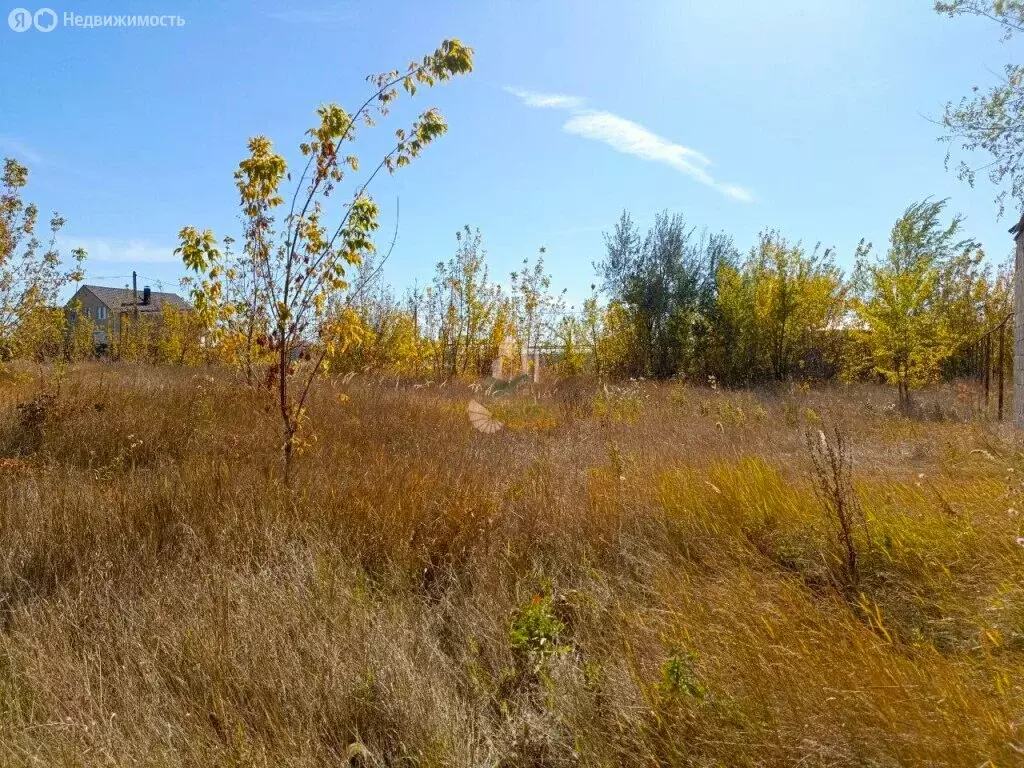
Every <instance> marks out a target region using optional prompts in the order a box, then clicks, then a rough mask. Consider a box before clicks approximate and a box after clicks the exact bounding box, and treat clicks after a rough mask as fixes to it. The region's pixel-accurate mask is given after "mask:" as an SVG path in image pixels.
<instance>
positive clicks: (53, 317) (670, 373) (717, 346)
mask: <svg viewBox="0 0 1024 768" xmlns="http://www.w3.org/2000/svg"><path fill="white" fill-rule="evenodd" d="M27 178H28V172H27V169H25V168H24V166H21V165H20V164H19V163H17V162H16V161H14V160H11V159H8V160H7V161H6V162H5V165H4V176H3V191H2V196H0V234H2V240H0V248H2V250H0V257H2V258H0V345H2V346H0V352H2V354H3V357H5V358H10V357H14V356H22V357H31V358H35V359H46V358H48V357H50V358H52V357H61V356H63V357H75V356H82V355H85V354H87V353H88V352H89V351H91V339H92V333H91V330H92V329H91V328H90V327H89V323H88V321H87V320H85V319H79V322H78V323H75V324H70V323H69V322H68V318H67V315H66V313H65V312H64V311H63V310H62V309H59V306H60V303H59V294H60V292H61V291H62V290H64V289H65V288H66V287H67V286H69V285H70V284H71V283H72V282H73V281H76V280H80V279H81V277H82V274H81V273H82V265H83V260H84V258H85V254H84V252H82V251H74V252H73V254H72V258H71V259H70V260H67V259H65V260H62V259H61V258H60V256H59V254H58V252H57V250H56V248H55V241H56V235H57V233H58V232H59V230H60V227H61V226H62V225H63V219H62V218H61V217H59V216H57V215H54V217H53V218H52V219H51V221H50V222H49V231H48V241H47V242H45V243H44V242H43V241H42V240H41V239H40V237H39V235H38V234H37V231H36V229H37V219H38V211H37V210H36V208H35V207H34V206H33V205H32V204H30V203H25V202H24V201H23V200H22V197H21V192H22V189H23V187H24V186H25V184H26V182H27ZM945 214H946V211H945V203H944V202H943V201H931V200H926V201H923V202H920V203H917V204H915V205H912V206H911V207H910V208H908V209H907V210H906V212H905V213H904V214H903V215H902V216H901V217H900V218H899V219H898V220H897V222H896V223H895V224H894V226H893V228H892V232H891V235H890V241H889V244H888V247H887V248H886V249H885V250H884V251H876V250H875V249H873V248H871V246H870V245H866V244H864V243H862V244H861V245H860V246H859V247H858V248H857V249H856V252H855V254H854V268H853V270H852V272H851V273H850V274H849V275H844V273H843V271H842V270H841V269H840V268H839V267H838V266H837V265H836V262H835V254H834V251H832V250H831V249H825V250H822V249H821V248H819V247H815V248H812V249H808V248H805V247H804V246H803V245H801V244H800V243H798V242H791V241H789V240H787V239H786V238H785V237H784V236H782V235H781V234H780V233H778V232H775V231H767V232H764V233H762V234H761V235H760V236H759V238H758V241H757V243H756V244H755V245H754V246H753V247H751V248H750V249H749V250H748V251H747V252H745V253H743V252H741V251H740V250H739V249H738V248H737V247H736V245H735V243H734V241H733V239H732V238H731V237H729V236H728V235H725V234H708V233H707V232H706V231H701V230H698V229H697V228H696V227H693V226H690V225H688V224H687V223H686V222H685V221H684V219H683V217H682V216H681V215H678V214H676V215H669V214H668V213H663V214H660V215H658V216H657V217H656V218H655V220H654V223H653V225H652V226H651V227H650V228H649V229H648V230H647V231H646V232H641V230H640V229H639V228H638V227H637V226H636V224H635V223H634V222H633V220H632V219H631V217H630V216H629V214H627V213H625V212H624V213H623V214H622V216H621V218H620V219H619V220H618V221H617V222H616V223H615V225H614V228H613V229H612V231H611V232H610V233H608V234H607V235H606V237H605V254H604V256H603V258H601V259H600V260H598V261H597V262H596V263H595V268H596V271H597V275H598V278H599V290H596V291H595V292H594V294H593V296H592V297H591V298H590V299H588V300H587V301H585V302H584V303H583V306H582V307H581V308H580V310H578V311H577V310H576V309H574V308H572V307H569V306H568V305H567V303H566V301H565V298H564V292H563V293H559V292H557V291H555V290H553V289H552V284H551V277H550V275H549V274H548V273H547V270H546V267H545V263H544V257H545V253H544V249H543V248H542V249H540V252H539V253H538V255H537V256H536V257H535V258H533V259H525V260H524V261H523V264H522V267H521V268H520V269H518V270H516V271H515V272H513V273H511V274H510V275H508V276H506V277H505V279H503V280H498V279H495V277H494V276H492V273H491V271H490V269H489V266H488V264H487V255H486V251H485V250H484V247H483V242H482V235H481V233H480V232H479V231H473V230H471V229H470V228H469V227H465V228H464V229H463V230H462V231H460V232H458V233H457V234H456V245H455V252H454V254H453V255H452V256H451V257H450V258H449V259H447V260H445V261H442V262H439V263H438V264H437V266H436V269H435V274H434V277H433V280H432V281H431V283H430V284H429V285H427V286H424V287H414V288H411V289H408V290H407V291H406V292H405V293H404V295H402V296H401V297H399V296H398V295H397V294H396V293H395V291H394V290H393V289H392V288H391V287H389V286H388V285H386V283H384V281H383V280H382V277H381V276H382V270H383V267H384V263H383V262H384V261H385V258H386V257H383V256H381V255H379V254H378V253H377V252H376V250H374V249H367V250H366V251H365V253H364V254H363V255H362V258H361V259H360V261H359V262H358V263H357V264H353V265H352V266H353V270H354V271H353V274H352V275H350V276H349V279H348V280H347V281H346V284H345V285H344V286H342V287H340V290H339V291H338V293H337V295H336V296H335V297H334V299H333V300H332V302H331V304H330V306H329V307H327V306H326V305H325V310H324V312H325V318H327V319H328V320H329V323H330V325H331V327H332V328H333V333H334V334H335V336H336V337H337V338H344V340H345V341H344V343H341V344H336V345H332V347H331V348H330V350H329V351H328V353H327V354H325V356H324V360H323V364H324V366H325V367H328V368H330V369H332V370H334V371H335V372H347V371H358V370H366V369H374V370H381V371H390V372H394V373H397V374H403V375H408V376H427V377H431V378H435V379H444V378H451V377H456V376H475V375H480V374H485V373H487V372H488V371H489V370H490V364H491V361H492V360H493V359H494V358H495V357H496V356H497V355H498V350H499V347H500V346H501V344H502V342H503V341H504V340H505V339H508V338H513V339H515V340H516V346H517V347H518V346H525V347H527V348H529V349H533V348H535V347H540V348H541V349H543V350H544V352H545V354H544V359H545V362H546V363H547V364H548V365H550V366H551V367H552V368H553V369H554V372H555V373H558V374H563V375H565V374H579V373H585V372H591V373H596V374H599V375H605V376H609V377H613V378H614V377H620V378H621V377H645V378H669V377H685V378H689V379H691V380H705V379H707V378H708V377H714V379H715V380H717V381H719V382H722V383H724V384H728V385H733V386H743V385H751V384H760V383H765V382H771V381H786V380H792V379H811V378H818V379H829V378H834V377H840V376H841V377H846V378H861V379H887V380H889V381H891V382H892V383H894V384H896V385H897V386H898V388H899V391H900V394H901V396H902V397H903V398H906V397H907V396H908V395H909V391H910V390H911V389H913V388H914V387H916V386H919V385H921V384H925V383H928V382H931V381H935V380H938V379H940V378H943V377H946V378H949V377H953V376H956V375H962V374H964V373H967V372H969V371H970V370H971V367H972V365H973V361H972V360H971V359H969V358H968V355H969V354H970V351H969V350H970V347H969V342H971V341H973V340H975V339H977V338H978V337H979V336H980V335H981V334H982V333H984V331H985V330H986V329H988V328H991V327H993V326H994V325H996V324H997V323H998V322H999V321H1000V320H1002V319H1003V318H1004V317H1005V316H1006V314H1007V313H1008V312H1009V311H1010V309H1011V308H1012V286H1011V278H1012V275H1011V273H1010V265H1009V264H1004V265H1002V266H1001V267H998V268H996V267H994V266H993V265H992V264H991V263H990V262H989V261H987V260H985V259H984V257H983V254H982V252H981V250H980V248H979V247H978V245H977V243H975V242H974V241H973V240H971V239H970V238H968V237H966V236H965V235H964V234H963V231H962V230H963V221H962V220H961V219H960V217H948V218H947V217H945ZM232 245H233V243H232V241H231V239H230V238H228V239H227V240H226V241H225V243H224V248H223V255H222V256H221V258H222V259H223V260H224V261H225V263H226V264H227V266H222V269H223V273H222V275H218V279H219V280H220V282H219V283H218V286H217V289H218V291H220V292H221V295H220V299H218V300H224V301H222V305H221V306H220V310H219V314H212V315H211V314H209V313H207V314H205V315H204V313H203V312H201V311H200V312H198V313H189V314H182V313H180V312H177V311H176V310H173V309H171V311H169V312H165V313H162V315H161V317H160V318H159V319H146V318H144V319H142V320H140V321H139V322H134V321H133V320H132V318H131V317H130V316H126V317H125V318H123V323H122V324H123V330H122V333H121V334H120V335H119V336H118V337H117V338H115V339H112V345H111V349H110V350H109V352H110V354H111V355H112V356H113V357H115V358H118V359H123V360H135V361H146V362H153V363H164V364H182V365H196V364H203V363H211V362H219V363H228V364H239V363H240V364H241V365H242V366H243V367H246V368H247V369H248V370H249V372H250V374H252V373H253V371H254V370H255V368H256V367H258V364H257V358H259V356H260V355H261V354H262V355H263V356H266V355H267V354H269V353H270V349H269V346H270V345H269V344H268V342H267V339H268V334H269V332H270V330H271V328H270V323H269V322H268V321H267V318H265V317H263V318H261V317H260V314H261V313H260V312H255V313H254V312H247V311H244V310H245V306H244V305H246V304H247V303H250V302H251V301H253V300H256V301H260V300H261V299H259V297H258V294H257V293H256V292H255V291H256V290H257V286H256V283H257V282H258V275H254V274H253V272H252V270H253V268H254V267H253V265H252V264H251V263H250V264H249V267H248V269H246V268H245V266H244V264H245V258H246V257H245V255H244V254H235V253H233V251H232ZM211 247H212V246H211ZM67 262H70V266H69V265H68V263H67ZM221 277H223V278H225V279H221ZM207 288H208V289H209V288H210V286H209V285H208V286H207ZM195 293H196V297H197V298H198V299H199V303H200V304H202V303H203V302H204V301H208V299H205V294H204V293H203V292H202V291H200V290H197V291H195ZM225 304H226V305H231V304H236V305H238V306H235V307H234V309H233V310H232V311H231V312H228V313H226V312H225ZM229 316H230V317H232V318H235V319H234V320H229V319H228V318H229ZM237 318H246V319H245V321H244V324H243V325H242V326H238V323H237ZM232 323H234V326H233V330H234V333H230V332H227V333H225V332H224V331H230V330H232ZM216 326H220V328H219V329H218V328H217V327H216ZM218 330H219V331H221V332H218ZM204 339H207V340H208V342H209V343H201V341H202V340H204ZM299 342H302V340H299ZM305 342H308V343H300V344H298V345H297V347H296V348H297V349H299V348H302V349H306V350H309V349H313V348H314V347H315V346H316V342H317V339H316V338H315V337H313V336H310V337H309V338H308V339H306V340H305ZM295 356H296V355H295V354H291V355H290V357H295Z"/></svg>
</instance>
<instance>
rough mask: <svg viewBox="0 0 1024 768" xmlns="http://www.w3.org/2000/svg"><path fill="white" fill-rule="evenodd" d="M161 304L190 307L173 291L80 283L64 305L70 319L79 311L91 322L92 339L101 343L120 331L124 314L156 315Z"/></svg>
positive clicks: (104, 342)
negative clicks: (136, 289) (93, 329)
mask: <svg viewBox="0 0 1024 768" xmlns="http://www.w3.org/2000/svg"><path fill="white" fill-rule="evenodd" d="M165 305H170V306H174V307H176V308H178V309H184V310H187V309H190V307H189V305H188V302H187V301H185V300H184V299H183V298H181V296H179V295H178V294H176V293H166V292H163V291H153V290H150V288H149V286H146V287H145V288H143V289H142V291H133V290H132V289H131V288H107V287H105V286H102V285H83V286H82V287H81V288H79V289H78V290H77V291H76V292H75V295H74V296H72V297H71V299H70V300H69V301H68V303H67V304H66V305H65V309H66V310H67V312H68V315H69V317H70V318H71V322H72V323H73V322H75V320H76V318H77V317H78V313H80V314H81V315H82V316H83V317H86V318H88V319H89V320H91V321H92V323H93V324H94V325H95V327H96V330H95V331H94V332H93V341H94V342H95V343H96V345H97V346H105V345H108V344H110V342H111V341H112V340H113V339H115V338H116V337H117V335H118V334H119V333H120V332H121V318H123V317H124V316H125V315H126V314H130V315H133V316H134V315H135V314H136V313H137V314H138V315H139V317H145V316H150V317H159V315H160V312H161V311H162V310H163V307H164V306H165Z"/></svg>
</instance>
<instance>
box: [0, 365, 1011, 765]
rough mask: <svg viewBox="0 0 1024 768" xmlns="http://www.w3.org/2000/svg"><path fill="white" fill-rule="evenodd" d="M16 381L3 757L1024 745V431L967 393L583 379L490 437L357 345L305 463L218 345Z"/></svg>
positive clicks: (518, 407)
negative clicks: (901, 407) (814, 458)
mask: <svg viewBox="0 0 1024 768" xmlns="http://www.w3.org/2000/svg"><path fill="white" fill-rule="evenodd" d="M2 386H3V389H2V392H0V408H2V409H0V764H3V765H15V766H17V765H25V766H28V765H124V766H136V765H154V766H162V765H196V766H200V765H202V766H208V765H225V766H227V765H232V766H235V765H266V766H270V765H274V766H277V765H293V766H306V765H308V766H314V765H317V766H319V765H324V766H327V765H331V766H334V765H346V764H352V765H356V764H362V765H381V766H383V765H420V766H463V765H466V766H499V765H500V766H543V765H547V766H562V765H565V766H569V765H606V766H617V765H644V766H648V765H693V766H718V765H724V766H734V765H736V766H742V765H750V766H775V765H779V766H782V765H805V766H808V765H810V766H813V765H818V766H834V765H850V766H887V765H893V766H896V765H964V766H978V765H982V764H986V761H988V763H987V764H989V765H995V766H1010V765H1019V764H1021V762H1022V761H1024V725H1022V724H1024V695H1022V689H1021V683H1020V680H1021V679H1024V547H1022V546H1021V545H1020V544H1019V543H1018V542H1017V539H1018V537H1020V536H1022V535H1024V517H1022V514H1024V484H1022V481H1024V460H1022V457H1021V456H1020V454H1018V452H1017V448H1016V446H1015V445H1014V444H1013V438H1012V435H1011V434H1010V432H1009V431H1007V429H1006V428H1002V429H997V428H995V427H994V426H993V425H992V424H991V423H989V422H983V421H980V420H977V419H976V415H977V414H976V413H975V412H974V406H973V405H970V404H969V407H968V406H964V405H963V404H962V403H958V401H957V399H956V398H954V397H953V396H952V395H950V394H948V393H944V392H938V393H936V394H934V395H929V396H928V397H929V398H930V401H931V402H933V403H934V406H933V405H931V404H929V405H928V407H927V408H925V409H923V410H922V412H921V414H919V418H916V419H913V420H911V419H907V418H905V417H902V416H899V415H897V414H896V413H895V412H894V411H893V410H892V409H891V408H890V407H889V403H890V400H891V397H892V393H890V392H888V391H885V390H882V389H873V388H842V389H841V388H838V387H836V388H825V389H821V390H814V389H812V390H810V391H807V390H801V389H799V388H794V389H792V390H791V389H782V390H779V391H775V392H763V393H753V392H742V393H730V392H724V391H722V390H718V389H715V390H713V389H704V388H687V387H684V386H682V385H680V384H665V385H651V384H644V383H638V384H627V385H625V386H616V387H611V388H609V389H608V390H605V389H604V388H603V387H600V386H597V385H596V384H592V383H588V382H585V381H573V382H569V383H566V384H564V385H563V386H562V387H561V388H560V387H559V386H558V385H553V386H552V385H545V386H543V387H540V388H537V389H526V390H523V391H521V392H519V393H517V394H515V395H514V396H511V397H509V398H505V399H503V400H499V399H494V398H492V399H489V400H487V401H486V404H487V406H488V407H489V408H492V409H493V411H494V412H495V413H496V414H498V415H500V416H501V417H502V418H503V419H504V420H505V421H506V429H504V430H502V431H501V432H499V433H497V434H495V435H482V434H480V433H478V432H476V431H474V430H473V429H471V428H470V426H469V424H468V422H467V421H466V416H465V403H466V402H467V401H468V400H469V398H470V397H473V396H479V395H477V394H475V393H473V392H472V391H471V390H470V389H469V388H467V387H462V386H459V385H449V386H447V387H445V388H444V389H439V388H437V387H430V388H425V387H424V388H418V389H413V388H412V387H408V386H405V385H403V384H401V383H398V384H396V383H395V382H394V380H390V381H378V380H375V379H372V378H370V377H356V379H354V380H352V381H351V382H348V383H345V384H342V383H340V382H339V383H337V384H330V383H327V384H325V385H324V387H323V388H322V389H321V391H319V392H317V393H316V396H315V398H314V402H313V404H312V406H311V414H310V425H311V430H312V432H311V434H312V436H313V437H314V438H315V439H314V440H313V443H312V446H311V447H310V448H309V450H308V451H307V452H306V453H305V454H304V455H303V456H301V457H300V459H299V460H298V470H297V476H296V487H295V489H294V491H291V492H290V491H287V490H286V489H284V488H283V487H282V486H281V483H280V467H279V465H278V456H279V452H278V448H279V445H278V443H277V441H278V440H279V434H278V432H277V429H276V427H277V425H276V423H275V421H274V413H273V412H272V410H270V409H267V410H263V408H262V405H263V404H262V403H261V400H260V397H259V396H258V395H255V394H253V393H250V392H248V391H246V390H244V389H242V388H240V387H238V386H236V385H235V384H234V383H233V382H232V381H231V380H230V379H228V378H227V377H225V376H223V375H221V374H217V373H209V372H200V373H195V372H187V371H176V370H165V369H155V368H145V367H118V366H100V365H95V366H84V367H81V368H78V369H75V370H72V371H71V372H70V373H69V374H68V375H67V377H66V378H64V379H62V380H61V381H60V386H59V387H57V386H55V385H53V384H51V385H49V386H48V387H47V388H46V389H45V390H40V388H39V383H38V380H37V379H34V378H29V377H8V378H7V379H5V380H4V382H3V385H2ZM342 392H344V393H345V394H347V395H348V399H347V400H344V401H343V402H342V401H339V398H338V395H339V394H341V393H342ZM961 395H962V393H961ZM962 399H963V398H962V396H961V400H962ZM19 406H20V407H19ZM833 427H838V428H839V429H840V430H841V432H842V434H843V436H844V437H845V439H846V441H847V442H848V444H849V446H850V450H851V455H852V459H853V484H854V491H853V493H855V495H856V501H857V502H858V504H859V505H860V507H859V509H860V510H861V511H862V512H863V520H862V521H860V522H858V523H857V524H856V525H855V526H854V527H853V529H852V531H853V534H852V545H853V546H854V547H855V549H856V560H857V578H856V581H853V580H851V578H850V574H849V572H848V565H847V554H848V553H847V551H846V549H845V545H844V543H843V542H842V541H841V540H840V538H839V536H838V535H837V533H836V528H835V525H834V523H833V522H832V521H831V520H830V518H829V516H828V514H827V510H826V509H825V508H824V507H823V502H822V495H821V494H820V493H816V492H815V483H816V482H820V478H816V475H815V473H814V471H813V467H812V464H811V460H810V457H809V454H808V448H807V434H808V430H810V431H811V435H812V437H813V436H814V435H816V434H817V431H818V430H819V429H820V430H822V431H823V432H825V434H829V435H830V434H832V432H831V430H832V428H833ZM858 519H859V518H858Z"/></svg>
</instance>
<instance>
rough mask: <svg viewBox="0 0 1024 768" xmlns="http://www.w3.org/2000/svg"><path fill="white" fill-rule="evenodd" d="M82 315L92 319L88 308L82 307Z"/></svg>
mask: <svg viewBox="0 0 1024 768" xmlns="http://www.w3.org/2000/svg"><path fill="white" fill-rule="evenodd" d="M82 314H83V315H85V316H86V317H92V310H91V309H90V308H89V307H82Z"/></svg>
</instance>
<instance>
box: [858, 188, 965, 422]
mask: <svg viewBox="0 0 1024 768" xmlns="http://www.w3.org/2000/svg"><path fill="white" fill-rule="evenodd" d="M945 207H946V201H945V200H940V201H933V200H923V201H921V202H919V203H915V204H914V205H911V206H910V207H909V208H907V210H906V211H905V212H904V214H903V215H902V216H901V217H900V218H899V219H898V220H897V221H896V223H895V224H894V225H893V228H892V232H891V234H890V237H889V249H888V251H887V252H886V253H885V255H884V256H882V257H876V258H873V259H872V258H871V257H870V252H869V250H868V249H862V250H861V251H860V253H859V254H858V257H857V267H856V275H855V284H856V286H857V289H858V292H859V296H858V300H857V302H856V304H855V307H856V311H857V315H858V317H859V319H860V322H861V324H862V326H863V334H864V335H865V338H864V342H865V346H866V348H867V349H868V351H869V353H870V355H871V365H872V366H873V367H874V369H875V370H877V371H878V372H879V373H881V374H883V375H884V376H885V377H886V378H888V379H889V380H890V381H892V382H893V383H895V384H896V385H897V387H898V391H899V402H900V405H901V406H903V407H906V406H907V405H909V403H910V392H911V390H913V389H915V388H917V387H919V386H922V385H924V384H927V383H929V382H932V381H935V380H936V379H938V378H939V375H940V373H941V365H942V362H943V361H944V360H945V359H947V358H948V357H949V356H950V354H951V353H952V352H953V351H954V349H955V348H956V346H957V344H958V342H959V341H961V340H962V339H961V338H960V337H959V335H958V333H957V327H956V325H955V316H954V315H953V314H952V309H953V308H954V306H955V305H956V303H957V301H958V298H959V297H958V295H957V291H956V289H955V287H954V278H955V276H956V275H957V274H958V272H960V271H961V270H962V269H963V268H964V266H965V265H966V264H970V263H973V260H974V258H975V256H974V255H973V254H975V252H976V251H977V244H976V243H975V242H974V241H973V240H971V239H969V238H964V237H962V235H961V231H962V224H963V219H962V217H960V216H954V217H953V218H952V220H951V221H950V222H949V223H948V224H944V223H943V213H944V210H945Z"/></svg>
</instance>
